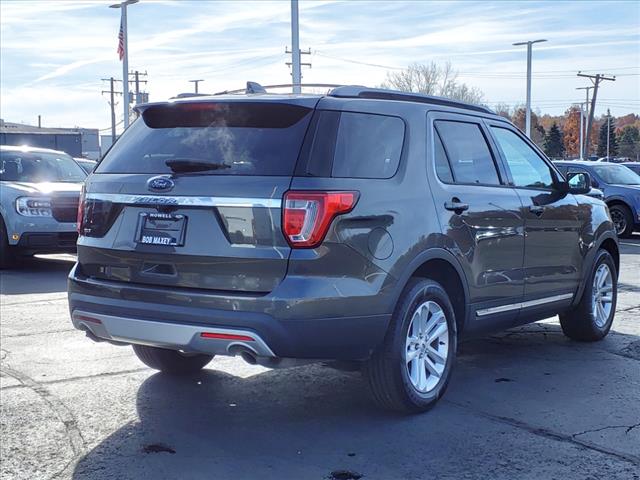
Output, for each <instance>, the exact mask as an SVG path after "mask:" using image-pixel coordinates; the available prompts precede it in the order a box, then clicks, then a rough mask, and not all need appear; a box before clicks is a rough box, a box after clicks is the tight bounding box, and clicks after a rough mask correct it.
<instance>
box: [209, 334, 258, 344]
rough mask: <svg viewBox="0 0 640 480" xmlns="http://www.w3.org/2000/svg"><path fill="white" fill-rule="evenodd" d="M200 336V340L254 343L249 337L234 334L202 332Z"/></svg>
mask: <svg viewBox="0 0 640 480" xmlns="http://www.w3.org/2000/svg"><path fill="white" fill-rule="evenodd" d="M200 336H201V337H202V338H211V339H213V340H236V341H242V342H253V341H254V339H253V338H252V337H250V336H249V335H237V334H235V333H213V332H202V333H201V334H200Z"/></svg>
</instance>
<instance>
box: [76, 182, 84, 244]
mask: <svg viewBox="0 0 640 480" xmlns="http://www.w3.org/2000/svg"><path fill="white" fill-rule="evenodd" d="M84 203H85V190H84V185H82V189H81V190H80V198H79V199H78V215H77V217H76V228H77V230H78V235H82V231H83V230H84V225H83V223H84Z"/></svg>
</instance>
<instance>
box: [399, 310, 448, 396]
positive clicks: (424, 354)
mask: <svg viewBox="0 0 640 480" xmlns="http://www.w3.org/2000/svg"><path fill="white" fill-rule="evenodd" d="M448 355H449V327H448V325H447V318H446V316H445V314H444V311H443V310H442V308H441V307H440V305H438V304H437V303H436V302H434V301H431V300H430V301H427V302H424V303H423V304H421V305H419V306H418V308H416V310H415V312H414V314H413V317H412V318H411V323H410V324H409V328H408V329H407V339H406V350H405V362H406V368H407V373H408V376H409V379H410V381H411V384H412V385H413V387H414V388H415V389H416V390H417V391H418V392H421V393H428V392H430V391H431V390H433V389H434V388H435V387H436V385H438V382H439V381H440V378H441V377H442V375H443V374H444V369H445V367H446V364H447V357H448Z"/></svg>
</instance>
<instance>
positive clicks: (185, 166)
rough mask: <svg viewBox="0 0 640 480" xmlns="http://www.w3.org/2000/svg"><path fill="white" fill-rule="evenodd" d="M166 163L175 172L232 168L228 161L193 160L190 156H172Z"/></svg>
mask: <svg viewBox="0 0 640 480" xmlns="http://www.w3.org/2000/svg"><path fill="white" fill-rule="evenodd" d="M164 163H165V165H166V166H167V167H169V168H170V169H171V171H172V172H173V173H194V172H206V171H210V170H222V169H223V168H231V165H229V164H228V163H213V162H203V161H201V160H192V159H189V158H172V159H171V160H167V161H165V162H164Z"/></svg>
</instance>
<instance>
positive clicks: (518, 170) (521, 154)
mask: <svg viewBox="0 0 640 480" xmlns="http://www.w3.org/2000/svg"><path fill="white" fill-rule="evenodd" d="M492 130H493V134H494V135H495V137H496V141H497V143H498V147H499V148H500V150H502V154H503V156H504V158H505V160H506V161H507V165H509V170H510V171H511V176H512V177H513V183H514V185H515V186H516V187H529V188H551V187H552V186H553V176H552V174H551V168H549V165H547V164H546V162H545V161H544V160H542V158H540V156H539V155H538V154H537V153H536V152H535V150H533V148H531V147H530V146H529V145H528V144H527V143H526V142H525V141H524V140H523V139H522V138H520V137H519V136H518V135H517V134H516V133H514V132H512V131H511V130H507V129H506V128H497V127H492Z"/></svg>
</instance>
